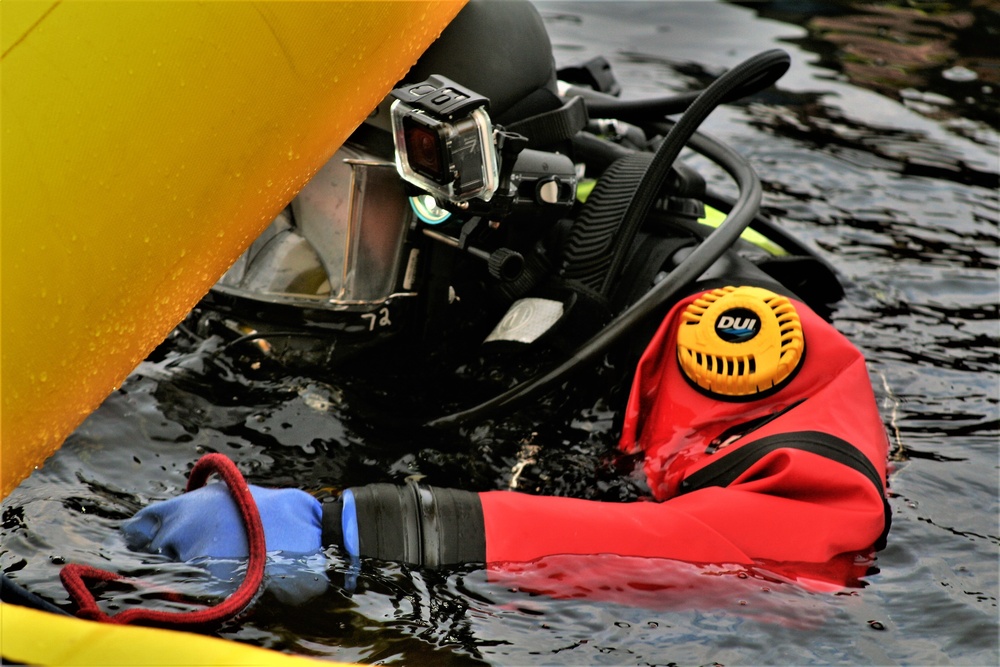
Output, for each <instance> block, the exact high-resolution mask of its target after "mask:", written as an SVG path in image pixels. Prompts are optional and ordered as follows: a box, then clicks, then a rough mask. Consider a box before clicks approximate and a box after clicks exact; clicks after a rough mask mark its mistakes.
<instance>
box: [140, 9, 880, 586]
mask: <svg viewBox="0 0 1000 667" xmlns="http://www.w3.org/2000/svg"><path fill="white" fill-rule="evenodd" d="M787 67H788V59H787V55H785V54H784V53H783V52H780V51H771V52H766V53H764V54H761V55H760V56H758V57H755V58H752V59H750V60H748V61H746V62H744V63H743V64H741V65H740V66H738V67H736V68H733V69H732V70H730V71H729V72H727V73H726V74H724V75H723V76H722V77H720V78H719V79H718V80H717V81H716V82H715V83H713V84H712V85H711V86H709V87H708V88H707V89H706V90H705V91H703V92H701V93H691V94H684V95H677V96H672V97H663V98H653V99H649V100H630V101H626V100H622V99H620V98H619V97H618V96H617V94H618V86H617V83H616V82H615V81H614V78H613V76H612V75H611V74H610V70H609V68H608V66H607V63H606V62H604V61H603V60H602V59H595V60H593V61H589V62H587V63H584V64H582V65H580V66H578V67H572V68H566V69H564V70H561V71H559V72H557V71H556V68H555V65H554V60H553V57H552V49H551V45H550V43H549V39H548V36H547V34H546V32H545V29H544V26H543V24H542V21H541V18H540V16H539V15H538V13H537V11H536V10H535V9H534V8H533V7H532V6H531V5H530V4H529V3H527V2H524V3H520V2H504V3H490V2H475V1H474V2H471V3H470V4H468V5H467V6H466V7H465V8H464V9H463V10H462V11H461V12H460V14H459V15H458V17H457V18H456V19H455V20H454V21H453V23H452V24H451V25H449V27H448V28H447V29H446V30H445V31H444V33H443V34H442V36H441V37H440V38H439V39H438V40H437V41H436V42H435V43H434V44H433V45H432V46H431V48H430V49H429V50H428V51H427V52H426V53H425V54H424V56H422V57H421V59H420V60H419V61H418V63H417V65H415V66H414V68H413V69H412V70H411V71H410V73H409V74H408V76H407V77H406V78H405V80H404V83H402V84H400V85H399V87H397V88H396V90H395V91H393V93H392V94H391V95H390V96H389V98H387V99H386V101H385V102H384V103H383V104H382V105H380V107H379V108H378V109H377V110H376V111H375V112H374V113H373V114H372V116H371V117H370V118H369V119H368V120H367V121H366V122H365V123H364V124H363V125H362V126H361V127H359V128H358V130H357V131H356V132H355V133H354V134H353V135H352V137H351V138H350V139H349V141H348V143H347V144H345V146H344V147H342V148H341V149H340V150H339V151H338V152H337V153H336V154H335V155H334V156H333V158H332V159H331V160H330V162H329V163H328V164H327V165H326V166H325V167H324V168H323V169H322V170H321V171H320V172H319V173H318V174H317V175H316V177H315V178H314V179H313V180H312V181H310V183H309V184H307V185H306V187H305V188H304V189H303V190H302V192H301V193H300V194H299V195H298V196H297V197H296V198H295V199H294V200H293V201H292V202H291V204H290V205H289V207H288V208H286V210H285V211H284V212H282V214H281V215H279V216H278V218H277V219H276V220H275V221H274V223H273V224H272V225H271V226H270V227H269V228H268V229H267V230H266V231H265V232H264V233H263V234H262V235H261V237H260V238H258V239H257V240H256V241H255V242H254V243H253V244H252V245H251V247H250V248H249V249H248V250H247V251H246V252H245V253H244V254H243V255H242V256H241V257H240V258H239V259H238V260H237V262H236V263H235V264H234V266H233V267H232V268H231V269H230V270H229V271H228V272H227V273H226V275H225V276H223V278H222V279H221V280H220V281H219V283H218V284H217V285H216V286H215V287H214V288H213V290H212V291H211V293H210V294H209V295H208V297H206V301H205V307H206V309H207V310H211V311H212V312H214V313H221V314H222V315H221V316H217V317H216V319H215V320H213V324H215V325H219V326H223V327H226V328H228V333H229V335H230V336H231V337H238V338H236V339H237V340H243V341H250V342H263V341H267V347H266V349H267V351H268V353H269V354H270V355H271V356H272V357H274V358H276V359H279V360H281V361H282V362H284V363H289V364H291V363H306V364H323V365H325V367H328V368H334V367H336V365H337V364H340V363H346V362H347V361H348V360H349V359H350V358H351V357H352V356H356V355H360V354H364V353H365V351H366V350H384V349H391V348H392V346H397V347H400V348H403V349H406V350H407V354H410V355H412V356H413V357H414V358H417V357H419V358H425V359H435V360H440V359H446V360H447V361H448V362H449V363H450V364H451V366H450V368H451V369H454V368H458V367H459V366H461V367H462V368H463V369H464V372H465V373H467V374H468V373H470V372H473V371H475V370H476V369H480V370H483V369H484V368H485V367H484V366H476V363H477V362H476V361H475V360H478V359H481V358H482V357H483V356H484V355H485V352H484V350H487V349H488V350H489V354H490V355H492V356H491V357H490V358H494V359H495V358H499V359H501V360H505V359H517V360H523V359H531V360H534V361H537V362H538V364H539V365H542V367H543V370H542V371H540V372H538V373H537V374H536V375H534V376H533V377H531V378H530V379H527V380H524V381H522V382H520V383H517V384H515V385H514V386H512V387H504V388H502V389H501V390H500V391H498V392H497V393H496V395H494V396H492V397H490V398H488V399H487V400H485V401H483V402H482V403H480V404H479V405H476V406H472V407H468V408H466V409H463V410H460V411H457V412H455V413H453V414H449V415H445V416H443V417H438V418H436V419H434V420H433V421H432V422H431V423H430V425H431V426H433V427H450V426H454V425H459V424H470V423H476V422H477V421H481V420H482V419H485V418H486V417H488V416H492V415H496V414H499V413H502V412H503V411H510V410H512V409H513V408H514V407H516V406H517V405H520V404H522V403H523V401H525V400H526V399H527V398H529V397H534V396H538V395H540V394H542V393H544V392H547V391H549V390H551V389H552V388H553V387H555V386H557V385H558V384H559V383H561V382H565V381H566V380H567V379H568V378H570V377H571V376H572V374H573V373H575V372H578V371H580V370H581V369H584V368H586V367H587V365H588V364H591V363H593V362H594V361H595V360H597V359H599V358H601V356H602V355H604V354H605V353H607V352H608V351H609V350H611V349H612V348H615V349H642V348H643V347H644V348H645V352H644V353H643V354H642V356H641V358H639V359H638V362H637V364H634V367H635V373H634V380H633V383H632V387H631V393H630V395H629V397H628V401H627V406H626V408H625V412H624V423H623V425H622V432H621V438H620V442H619V447H620V449H621V450H622V451H623V452H625V453H628V454H641V455H642V456H643V460H644V463H643V470H644V472H645V475H646V478H647V482H648V486H649V490H650V493H651V495H652V499H653V500H654V501H655V502H644V501H636V502H603V501H595V500H584V499H576V498H568V497H555V496H535V495H530V494H526V493H520V492H515V491H484V492H472V491H465V490H459V489H451V488H441V487H432V486H425V485H423V484H420V483H416V482H410V483H406V484H403V485H396V484H368V485H363V486H356V487H352V488H348V489H346V490H344V491H343V492H342V494H341V495H340V497H339V499H337V500H336V501H333V502H326V503H321V502H320V501H319V500H317V499H316V498H315V497H314V496H313V495H311V494H309V493H307V492H305V491H303V490H298V489H265V488H261V487H257V486H251V487H250V490H251V492H252V495H253V497H254V500H255V501H256V505H257V507H258V509H259V511H260V516H261V520H262V523H263V530H264V533H265V538H266V544H267V549H268V550H269V551H275V550H280V551H284V552H286V553H311V552H316V551H318V550H320V549H323V548H325V547H327V546H330V545H336V546H337V547H339V548H341V549H343V550H344V551H345V552H346V553H348V554H350V555H351V556H355V557H371V558H377V559H383V560H395V561H403V562H407V563H412V564H415V565H421V566H428V567H434V566H441V565H448V564H457V563H484V564H494V563H503V562H523V561H530V560H534V559H537V558H540V557H544V556H548V555H555V554H619V555H624V556H640V557H654V558H670V559H677V560H683V561H689V562H697V563H706V562H712V563H734V564H753V563H756V562H760V561H780V562H800V563H812V564H820V563H825V562H827V561H830V560H831V559H834V558H836V557H838V556H841V555H843V554H851V553H857V552H866V551H868V550H870V549H871V548H872V547H873V545H877V544H879V543H880V542H881V541H882V540H884V538H885V535H886V533H887V531H888V527H889V511H888V505H887V501H886V457H887V450H888V440H887V437H886V433H885V430H884V427H883V424H882V421H881V418H880V416H879V413H878V409H877V406H876V404H875V400H874V395H873V392H872V389H871V384H870V380H869V378H868V374H867V370H866V366H865V361H864V358H863V357H862V355H861V353H860V352H859V351H858V350H857V349H856V348H855V347H854V346H853V345H851V343H850V342H849V341H847V340H846V338H844V337H843V336H842V335H841V334H840V333H838V332H837V331H836V330H835V329H834V328H833V327H832V326H831V325H830V324H829V323H828V322H827V321H826V320H825V319H824V317H823V316H822V315H821V314H820V313H822V312H823V311H824V310H825V308H826V307H828V305H829V304H831V303H832V302H835V301H836V300H837V299H838V298H840V296H842V291H841V288H840V285H839V282H838V281H837V278H836V276H835V274H834V273H833V271H832V270H831V269H830V268H829V267H828V266H827V265H826V264H825V263H824V262H823V261H822V260H821V259H820V258H818V257H816V256H815V255H813V254H811V253H810V252H809V250H808V249H806V248H805V247H804V246H802V245H801V244H799V243H798V242H797V241H796V240H795V239H794V238H792V237H790V236H788V235H787V234H786V233H784V232H783V231H782V230H781V229H779V228H778V227H776V226H775V225H774V223H773V222H771V221H770V220H769V219H768V218H766V217H765V216H763V215H762V214H761V213H760V211H759V201H760V193H761V188H760V184H759V181H758V180H757V179H756V176H755V175H754V174H753V171H752V169H751V168H750V167H749V165H748V164H747V163H746V162H745V161H744V160H743V159H742V158H741V157H739V156H738V155H736V154H735V153H734V152H733V151H732V150H731V149H729V148H728V147H727V146H725V145H724V144H721V143H719V142H718V141H716V140H714V139H711V138H710V137H708V136H706V135H703V134H701V133H699V132H697V128H698V126H699V125H700V123H701V122H702V121H703V120H704V118H705V116H706V115H707V114H708V113H709V112H710V111H711V110H712V109H714V108H715V107H716V106H717V105H718V104H721V103H726V102H732V101H735V100H738V99H740V98H742V97H745V96H746V95H749V94H752V93H754V92H756V91H759V90H762V89H764V88H766V87H767V86H769V85H771V84H772V83H773V82H774V81H775V80H777V78H778V77H780V76H781V74H783V73H784V71H785V70H786V69H787ZM670 116H677V118H676V120H673V121H671V120H669V119H668V118H669V117H670ZM683 148H691V149H693V150H694V151H696V152H699V153H701V154H703V155H705V156H706V157H708V158H709V159H710V160H712V161H714V162H716V163H718V164H719V165H720V166H722V168H723V169H724V170H725V171H726V172H727V173H729V174H730V175H731V176H732V177H733V178H734V180H736V182H737V185H738V187H739V196H738V197H737V198H736V199H735V200H732V199H728V198H726V197H724V196H721V195H719V194H716V193H714V192H712V190H711V189H710V188H708V187H706V184H705V181H704V179H703V178H702V177H701V175H700V174H698V173H697V172H696V171H695V170H694V169H692V168H690V167H688V166H687V165H686V164H684V163H683V162H680V161H679V160H678V155H679V153H680V151H681V149H683ZM719 210H721V211H724V213H718V211H719ZM713 216H714V217H715V218H716V224H715V226H710V225H708V224H705V222H704V221H705V220H706V219H709V221H710V220H711V218H712V217H713ZM721 218H724V220H723V221H722V222H721V224H718V219H721ZM748 227H749V230H751V231H752V232H753V236H748V235H746V234H743V232H744V230H745V229H747V228H748ZM741 234H743V236H741ZM747 238H750V239H751V240H750V241H748V240H746V239H747ZM657 327H658V328H657ZM293 329H296V330H300V331H305V332H306V334H305V335H301V334H298V333H290V330H293ZM332 339H336V341H337V344H336V345H331V344H330V343H329V341H330V340H332ZM470 341H473V342H470ZM262 349H263V348H262ZM470 359H471V360H473V361H470ZM552 360H555V361H552ZM546 364H547V365H546ZM470 368H471V369H473V371H470V370H469V369H470ZM483 374H484V375H485V374H486V373H485V370H483ZM122 529H123V531H124V535H125V538H126V542H127V544H128V545H129V547H130V548H132V549H135V550H140V551H146V552H151V553H162V554H165V555H167V556H168V557H170V558H173V559H176V560H182V561H187V560H192V559H197V558H206V557H207V558H233V557H245V556H247V552H248V542H247V537H246V535H245V534H244V531H243V526H242V520H241V516H240V513H239V511H238V509H237V507H236V504H235V503H234V501H233V499H232V498H231V496H230V494H229V492H227V491H226V489H225V487H224V486H223V485H221V484H209V485H207V486H204V487H202V488H200V489H197V490H193V491H189V492H187V493H184V494H182V495H180V496H178V497H176V498H173V499H170V500H167V501H164V502H159V503H155V504H153V505H150V506H148V507H146V508H144V509H142V510H140V511H139V512H138V513H137V514H136V515H135V516H134V517H133V518H132V519H130V520H128V521H126V522H125V523H124V524H123V527H122Z"/></svg>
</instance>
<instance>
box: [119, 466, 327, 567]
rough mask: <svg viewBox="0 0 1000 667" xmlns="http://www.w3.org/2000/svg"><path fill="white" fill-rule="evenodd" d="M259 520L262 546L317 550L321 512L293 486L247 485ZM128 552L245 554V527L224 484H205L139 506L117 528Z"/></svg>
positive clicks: (183, 557) (184, 556)
mask: <svg viewBox="0 0 1000 667" xmlns="http://www.w3.org/2000/svg"><path fill="white" fill-rule="evenodd" d="M250 493H251V494H253V498H254V501H256V503H257V508H258V510H259V511H260V518H261V522H262V523H263V524H264V540H265V542H266V543H267V550H268V551H269V552H272V551H282V552H284V553H286V554H306V553H312V552H316V551H319V550H320V549H321V548H322V546H323V545H322V540H321V535H322V510H321V506H320V503H319V501H318V500H316V499H315V498H313V497H312V496H310V495H309V494H308V493H306V492H304V491H300V490H298V489H265V488H262V487H259V486H253V485H250ZM121 529H122V532H123V533H124V535H125V543H126V544H127V545H128V548H129V549H132V550H133V551H145V552H147V553H159V554H163V555H165V556H167V557H169V558H171V559H172V560H176V561H190V560H194V559H197V558H246V557H247V555H248V548H247V538H246V531H245V529H244V527H243V521H242V519H241V518H240V513H239V510H238V509H237V508H236V503H235V502H234V501H233V498H232V496H231V495H230V494H229V490H228V489H227V488H226V485H225V484H219V483H215V484H208V485H206V486H203V487H201V488H200V489H196V490H194V491H189V492H187V493H183V494H181V495H179V496H177V497H176V498H171V499H170V500H166V501H163V502H159V503H153V504H152V505H150V506H149V507H145V508H143V509H141V510H139V511H138V512H137V513H136V515H135V516H133V517H132V518H131V519H129V520H127V521H125V522H124V523H123V524H122V526H121Z"/></svg>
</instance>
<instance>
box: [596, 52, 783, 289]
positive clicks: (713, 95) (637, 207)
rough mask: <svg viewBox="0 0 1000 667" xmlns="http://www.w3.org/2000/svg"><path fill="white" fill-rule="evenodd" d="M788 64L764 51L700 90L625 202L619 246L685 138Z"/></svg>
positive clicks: (652, 199)
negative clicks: (737, 93) (736, 96)
mask: <svg viewBox="0 0 1000 667" xmlns="http://www.w3.org/2000/svg"><path fill="white" fill-rule="evenodd" d="M789 65H791V58H789V56H788V54H787V53H786V52H784V51H782V50H781V49H771V50H770V51H764V52H763V53H759V54H757V55H755V56H753V57H751V58H748V59H747V60H744V61H743V62H741V63H740V64H739V65H737V66H736V67H734V68H733V69H731V70H729V71H728V72H726V73H725V74H723V75H722V76H720V77H719V78H718V79H716V80H715V81H713V82H712V85H710V86H709V87H708V88H706V89H705V90H704V91H702V93H701V94H700V95H699V96H698V99H697V100H695V101H694V102H693V103H692V104H691V106H690V107H688V110H687V111H686V112H684V115H683V116H681V117H680V118H679V119H678V121H677V124H676V125H674V126H673V127H672V128H670V132H669V133H668V134H667V136H666V138H665V139H664V140H663V143H662V144H660V147H659V148H658V149H657V151H656V153H655V154H654V155H653V161H652V162H650V163H649V168H648V169H647V170H646V173H645V175H643V178H642V181H641V182H640V183H639V187H638V188H636V191H635V194H634V195H633V196H632V201H630V202H629V205H628V209H626V211H625V215H624V216H623V218H622V222H621V224H620V225H619V226H618V229H619V230H621V231H620V234H622V235H625V236H624V239H623V240H622V242H623V243H626V244H629V245H630V244H631V239H632V238H633V237H634V236H635V234H636V232H637V231H638V230H639V227H640V226H641V225H642V223H643V221H644V220H645V219H646V216H648V215H649V212H650V210H651V209H652V208H653V204H655V203H656V200H657V198H658V197H659V196H660V192H661V190H662V188H663V184H664V183H665V182H666V179H667V177H668V176H669V175H670V169H671V167H673V165H674V162H675V161H676V160H677V157H678V156H679V155H680V154H681V151H682V150H683V149H684V146H685V145H686V144H687V142H688V139H690V138H691V136H692V135H693V134H694V133H695V132H696V131H697V130H698V128H699V127H700V126H701V124H702V123H703V122H704V121H705V119H706V118H707V117H708V114H710V113H712V111H713V110H714V109H715V108H716V107H718V106H719V105H720V104H722V103H724V102H725V101H726V100H728V99H729V98H730V96H731V95H732V93H733V91H736V90H741V91H742V90H747V88H746V86H747V84H748V83H760V82H762V81H768V82H770V83H773V82H774V81H777V80H778V78H780V76H781V75H782V74H784V73H785V72H786V71H788V67H789ZM626 247H627V246H626ZM626 257H627V254H626V253H618V254H617V255H615V256H614V258H613V259H612V263H611V266H610V267H608V272H607V277H606V278H605V284H604V285H603V286H602V291H603V292H605V293H607V291H608V289H609V288H610V285H611V283H613V282H614V281H616V280H617V279H618V275H619V273H620V272H621V269H622V264H623V262H624V261H625V258H626ZM706 268H707V267H706Z"/></svg>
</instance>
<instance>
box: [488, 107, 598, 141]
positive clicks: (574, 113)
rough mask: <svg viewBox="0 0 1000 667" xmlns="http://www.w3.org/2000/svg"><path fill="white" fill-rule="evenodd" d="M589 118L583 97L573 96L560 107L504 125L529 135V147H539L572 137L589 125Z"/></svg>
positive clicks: (516, 131)
mask: <svg viewBox="0 0 1000 667" xmlns="http://www.w3.org/2000/svg"><path fill="white" fill-rule="evenodd" d="M588 120H590V119H589V117H588V116H587V105H586V104H585V103H584V101H583V98H582V97H573V98H571V99H570V101H569V102H567V103H566V104H564V105H562V106H561V107H559V108H558V109H553V110H552V111H545V112H543V113H540V114H536V115H534V116H529V117H527V118H524V119H522V120H519V121H517V122H516V123H510V124H508V125H504V129H505V130H507V131H508V132H514V133H516V134H521V135H524V136H525V137H527V138H528V147H529V148H539V147H543V146H551V145H553V144H557V143H559V142H560V141H566V140H567V139H571V138H572V137H573V136H574V135H575V134H576V133H577V132H579V131H580V130H582V129H583V128H585V127H587V122H588Z"/></svg>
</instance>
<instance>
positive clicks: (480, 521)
mask: <svg viewBox="0 0 1000 667" xmlns="http://www.w3.org/2000/svg"><path fill="white" fill-rule="evenodd" d="M350 494H351V497H352V499H351V502H350V507H349V508H348V510H347V512H346V520H345V513H342V512H341V508H340V507H334V506H329V507H328V509H327V512H326V514H325V516H324V526H325V529H324V530H325V535H326V536H327V540H326V541H327V542H328V543H329V542H336V543H343V544H346V545H347V550H348V551H349V552H351V553H353V554H355V555H360V556H367V557H375V558H380V559H383V560H399V561H405V562H409V563H414V564H418V565H425V566H436V565H446V564H451V563H463V562H489V563H497V562H510V561H516V562H522V561H529V560H534V559H536V558H540V557H543V556H549V555H556V554H584V555H585V554H599V553H609V554H618V555H622V556H642V557H653V558H671V559H676V560H684V561H689V562H713V563H746V564H749V563H751V562H753V561H754V560H758V559H769V560H776V561H802V562H813V563H821V562H825V561H827V560H829V559H831V558H833V557H834V556H837V555H838V554H842V553H847V552H852V551H862V550H865V549H868V548H870V547H871V546H872V545H873V544H874V543H876V541H877V540H878V539H879V537H880V536H881V534H882V532H883V530H884V527H885V513H884V503H883V498H882V497H881V494H880V493H879V490H878V488H877V487H876V486H875V485H873V484H872V482H871V480H870V479H868V478H867V477H866V476H865V475H863V474H862V473H860V472H858V471H857V470H854V469H852V468H850V467H848V466H845V465H843V464H842V463H839V462H837V461H834V460H832V459H829V458H826V457H824V456H821V455H818V454H815V453H812V452H808V451H803V450H800V449H795V448H787V449H778V450H776V451H772V452H770V453H769V454H767V455H765V456H763V457H761V458H760V459H759V460H757V461H756V462H755V463H754V464H753V465H752V466H750V467H749V468H748V469H747V470H746V471H745V472H744V473H743V474H742V475H741V476H740V477H739V478H738V479H737V480H735V481H734V482H733V483H731V484H729V485H728V486H725V487H722V486H713V487H708V488H703V489H699V490H697V491H693V492H691V493H687V494H684V495H681V496H677V497H675V498H671V499H670V500H667V501H665V502H631V503H616V502H598V501H589V500H581V499H575V498H561V497H553V496H532V495H528V494H524V493H515V492H509V491H491V492H485V493H472V492H468V491H456V490H451V489H440V488H433V487H419V486H417V485H415V484H407V485H403V486H396V485H391V484H372V485H368V486H364V487H356V488H353V489H351V490H350ZM345 496H346V494H345ZM341 528H342V533H338V529H341ZM347 533H356V536H355V537H351V538H348V539H344V538H343V537H342V534H347ZM335 534H336V537H335V538H330V537H329V536H331V535H335ZM341 540H342V541H341Z"/></svg>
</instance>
